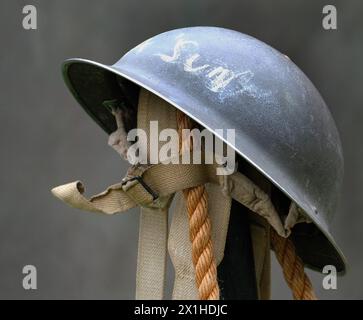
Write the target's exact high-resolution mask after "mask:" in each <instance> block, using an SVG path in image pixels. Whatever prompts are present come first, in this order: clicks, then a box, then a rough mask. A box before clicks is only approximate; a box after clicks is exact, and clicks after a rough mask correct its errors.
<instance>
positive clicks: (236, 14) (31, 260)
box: [0, 0, 363, 299]
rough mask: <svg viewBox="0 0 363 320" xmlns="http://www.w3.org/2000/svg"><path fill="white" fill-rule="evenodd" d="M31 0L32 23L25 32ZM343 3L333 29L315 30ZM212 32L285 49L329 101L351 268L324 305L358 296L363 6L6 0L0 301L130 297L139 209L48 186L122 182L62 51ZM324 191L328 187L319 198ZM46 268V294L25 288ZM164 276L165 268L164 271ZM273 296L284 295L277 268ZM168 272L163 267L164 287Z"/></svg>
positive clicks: (362, 260)
mask: <svg viewBox="0 0 363 320" xmlns="http://www.w3.org/2000/svg"><path fill="white" fill-rule="evenodd" d="M25 4H34V5H35V6H36V8H37V10H38V29H37V30H32V31H26V30H24V29H23V28H22V23H21V22H22V18H23V15H22V13H21V11H22V7H23V6H24V5H25ZM325 4H335V5H336V6H337V9H338V30H336V31H325V30H324V29H323V28H322V26H321V19H322V7H323V5H325ZM194 25H213V26H221V27H227V28H231V29H235V30H238V31H241V32H244V33H247V34H250V35H252V36H255V37H257V38H259V39H260V40H263V41H265V42H267V43H268V44H270V45H272V46H274V47H275V48H277V49H278V50H280V51H281V52H284V53H285V54H287V55H288V56H290V58H291V59H292V60H293V61H294V62H295V63H296V64H297V65H298V66H300V68H301V69H302V70H304V72H305V73H306V74H307V75H308V77H309V78H310V79H311V80H312V81H313V82H314V84H315V85H316V86H317V88H318V89H319V90H320V92H321V93H322V95H323V97H324V98H325V100H326V102H327V104H328V105H329V106H330V109H331V112H332V114H333V116H334V118H335V120H336V123H337V126H338V129H339V131H340V134H341V138H342V143H343V148H344V154H345V165H346V169H345V170H346V174H345V182H344V190H343V194H342V201H341V204H340V207H339V208H338V213H339V214H338V215H337V218H336V219H335V221H334V224H333V227H332V230H333V234H335V235H336V238H337V241H338V243H339V244H340V245H341V247H342V249H343V251H344V252H345V253H346V255H347V257H348V260H349V262H350V269H349V270H348V274H347V275H346V276H345V277H343V278H339V279H338V290H336V291H326V290H324V289H323V288H322V285H321V282H322V275H321V274H318V273H314V272H309V275H310V276H311V277H312V280H313V282H314V286H315V289H316V292H317V294H318V296H319V297H320V298H322V299H361V298H363V286H362V285H363V280H362V277H363V276H362V270H363V250H362V244H361V237H360V235H361V233H362V231H361V230H362V227H363V217H362V215H361V209H362V207H363V203H362V202H363V195H362V192H361V190H362V181H363V179H362V178H363V174H362V172H363V171H362V168H361V167H362V164H363V150H362V148H361V139H362V136H363V129H362V123H363V108H362V80H363V68H362V67H363V62H362V57H363V43H362V31H363V2H362V1H359V0H350V1H333V0H329V1H328V0H326V1H318V0H312V1H306V0H304V1H302V0H301V1H300V0H299V1H291V0H289V1H288V0H286V1H281V0H278V1H276V0H275V1H269V0H264V1H262V0H258V1H256V0H253V1H252V0H248V1H247V0H239V1H237V0H236V1H232V0H225V1H218V0H209V1H206V0H205V1H204V0H194V1H192V0H188V1H187V0H180V1H179V0H178V1H166V0H158V1H135V0H124V1H116V0H115V1H111V0H105V1H89V0H87V1H86V0H82V1H71V0H66V1H65V0H63V1H60V0H59V1H55V0H52V1H45V0H42V1H40V0H38V1H36V0H31V1H26V2H25V1H14V0H2V1H1V2H0V40H1V44H0V45H1V47H0V93H1V99H0V111H1V126H0V133H1V135H0V143H1V158H0V171H1V180H0V191H1V192H0V298H2V299H10V298H17V299H45V298H56V299H66V298H69V299H75V298H78V299H96V298H101V299H106V298H109V299H132V298H133V297H134V290H135V285H134V275H135V266H136V249H137V236H138V212H137V211H136V210H131V211H130V212H128V213H125V214H122V215H116V216H113V217H104V216H101V215H96V214H90V213H85V212H81V211H77V210H73V209H71V208H68V207H67V206H65V205H64V204H62V203H61V202H59V201H57V200H56V199H55V198H53V197H52V195H51V194H50V192H49V190H50V188H51V187H53V186H56V185H58V184H62V183H65V182H69V181H73V180H75V179H81V180H82V181H83V182H84V183H85V184H86V185H87V186H88V190H87V194H89V195H90V194H93V193H97V192H99V191H101V190H103V189H104V187H106V186H107V185H109V184H111V183H115V182H118V181H119V180H120V178H121V177H122V176H123V175H124V173H125V170H126V165H125V163H124V162H122V161H121V160H120V159H119V157H118V156H117V154H116V153H115V152H114V151H113V150H111V149H110V148H109V147H108V146H107V136H106V135H105V134H104V133H103V131H102V130H101V129H100V128H98V127H97V126H96V125H95V124H94V123H93V122H92V121H91V120H90V119H89V118H88V116H87V115H86V114H85V113H84V112H83V111H82V110H81V108H79V107H78V105H77V103H76V102H75V101H74V100H73V98H72V97H71V95H70V94H69V92H68V91H67V90H66V88H65V86H64V84H63V81H62V78H61V74H60V64H61V62H62V61H63V60H64V59H66V58H68V57H84V58H89V59H94V60H97V61H100V62H104V63H108V64H111V63H114V62H115V61H116V60H117V59H118V58H119V57H120V56H121V55H122V54H123V53H125V52H126V51H127V50H129V49H130V48H132V47H134V46H135V45H137V44H138V43H140V42H142V41H143V40H145V39H146V38H148V37H150V36H153V35H155V34H158V33H160V32H163V31H166V30H170V29H174V28H178V27H185V26H194ZM322 192H323V190H322ZM27 264H33V265H35V266H36V267H37V270H38V290H36V291H25V290H24V289H23V288H22V277H23V275H22V268H23V266H24V265H27ZM169 271H170V270H169ZM272 275H273V276H272V289H273V290H272V293H273V298H278V299H289V298H290V297H291V295H290V292H289V290H288V289H287V288H286V285H285V283H284V281H283V279H282V275H281V271H280V268H279V267H278V266H277V265H276V262H275V261H273V273H272ZM171 280H172V272H169V275H168V281H169V287H168V290H169V291H168V292H169V293H170V283H171Z"/></svg>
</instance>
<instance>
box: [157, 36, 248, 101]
mask: <svg viewBox="0 0 363 320" xmlns="http://www.w3.org/2000/svg"><path fill="white" fill-rule="evenodd" d="M188 46H192V47H194V48H195V49H197V48H198V43H197V42H196V41H192V40H185V39H183V38H182V36H179V37H177V41H176V43H175V45H174V48H173V54H172V55H167V54H163V53H157V54H155V55H156V56H158V57H160V59H161V60H162V61H164V62H167V63H177V62H181V63H182V65H183V70H184V71H185V72H189V73H195V74H200V73H201V72H202V71H203V72H205V73H204V76H205V78H206V79H207V82H206V87H207V89H209V90H210V91H212V92H215V93H223V92H224V90H225V89H226V88H227V86H228V85H229V84H231V83H232V82H234V83H235V84H236V85H237V88H234V90H232V91H229V92H228V95H231V94H232V95H235V94H239V93H244V92H247V93H248V92H249V91H251V90H249V87H246V85H247V83H248V82H249V81H250V80H251V79H252V78H253V76H254V73H253V72H252V71H250V70H246V71H243V72H238V73H236V72H234V71H233V70H231V69H230V68H228V66H225V65H216V66H212V65H210V64H202V65H200V66H195V63H196V62H197V60H199V58H200V57H201V55H200V54H199V53H196V52H191V51H190V49H188V48H187V47H188ZM183 53H184V54H183Z"/></svg>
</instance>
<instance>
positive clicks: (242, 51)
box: [63, 27, 345, 272]
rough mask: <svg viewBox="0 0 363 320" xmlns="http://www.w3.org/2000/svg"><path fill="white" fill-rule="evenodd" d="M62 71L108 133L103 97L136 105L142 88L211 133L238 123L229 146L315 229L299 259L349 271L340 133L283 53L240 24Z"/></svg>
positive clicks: (161, 38) (305, 237) (151, 42)
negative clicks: (339, 225) (337, 222)
mask: <svg viewBox="0 0 363 320" xmlns="http://www.w3.org/2000/svg"><path fill="white" fill-rule="evenodd" d="M63 75H64V79H65V82H66V84H67V86H68V88H69V89H70V90H71V92H72V93H73V95H74V96H75V98H76V99H77V101H78V102H79V103H80V105H81V106H82V107H83V108H84V109H85V111H86V112H87V113H88V114H89V115H90V116H91V117H92V118H93V119H94V120H95V121H96V122H97V123H98V124H99V125H100V126H101V127H102V128H103V129H104V130H105V131H106V132H107V133H108V134H110V133H111V132H113V131H115V130H116V129H117V125H116V122H115V118H114V116H113V115H112V113H111V112H110V111H109V109H107V108H106V107H105V106H104V105H103V102H104V101H107V100H112V99H115V98H117V99H120V100H121V101H122V102H123V105H124V107H126V108H132V109H135V107H136V106H137V99H138V91H139V89H140V88H144V89H146V90H148V91H150V92H152V93H153V94H155V95H157V96H159V97H160V98H161V99H163V100H165V101H166V102H168V103H169V104H171V105H173V106H174V107H176V108H178V109H179V110H181V111H182V112H184V113H185V114H187V115H188V116H189V117H190V118H192V119H193V120H195V121H196V122H197V123H199V124H200V125H202V126H204V127H205V128H207V129H209V130H210V131H211V132H213V133H214V134H215V135H216V136H218V132H216V129H221V128H222V129H227V128H234V129H235V132H236V141H235V145H233V146H232V147H233V148H234V149H235V151H236V152H237V153H238V154H239V155H240V156H241V157H242V158H243V159H245V160H246V161H247V162H249V163H250V164H251V165H252V166H254V167H255V168H256V169H257V170H259V171H260V172H261V173H262V174H263V175H264V176H266V177H267V178H268V179H269V180H270V181H271V182H272V183H273V184H274V185H275V186H276V187H277V188H278V189H280V190H281V191H282V192H283V193H284V194H285V195H286V196H288V197H289V198H290V199H291V200H293V201H294V202H295V203H296V204H297V205H298V206H299V207H300V208H301V209H302V210H303V211H304V214H305V215H306V216H307V217H308V218H309V219H311V221H312V222H313V224H314V226H315V227H316V228H315V229H314V230H311V231H309V232H307V233H303V234H302V235H300V236H299V237H295V238H294V242H295V245H296V247H297V250H298V252H299V254H300V255H301V257H302V259H303V261H304V263H305V264H307V265H308V266H310V267H312V268H315V269H319V270H321V268H322V267H323V266H324V265H327V264H332V265H334V266H335V267H336V268H337V270H338V272H344V271H345V258H344V256H343V254H342V252H341V251H340V249H339V248H338V246H337V245H336V243H335V241H334V239H333V237H332V235H331V234H330V231H329V225H330V223H331V220H332V217H333V215H334V212H335V208H336V202H337V199H338V196H339V193H340V188H341V184H342V178H343V155H342V148H341V143H340V139H339V134H338V131H337V128H336V126H335V123H334V120H333V118H332V116H331V114H330V112H329V110H328V108H327V106H326V104H325V102H324V100H323V99H322V97H321V95H320V94H319V92H318V91H317V89H316V88H315V87H314V85H313V84H312V83H311V81H310V80H309V79H308V78H307V77H306V75H305V74H304V73H303V72H302V71H301V70H300V69H299V68H298V67H297V66H296V65H295V64H294V63H293V62H292V61H291V60H290V59H289V58H287V57H286V56H285V55H283V54H281V53H280V52H278V51H277V50H275V49H273V48H272V47H270V46H269V45H267V44H265V43H263V42H261V41H259V40H257V39H255V38H253V37H251V36H248V35H245V34H242V33H239V32H236V31H232V30H227V29H223V28H216V27H192V28H184V29H177V30H173V31H169V32H165V33H162V34H159V35H157V36H155V37H152V38H150V39H148V40H146V41H145V42H143V43H141V44H139V45H138V46H137V47H135V48H134V49H132V50H130V51H129V52H127V53H126V54H125V55H124V56H123V57H122V58H121V59H120V60H119V61H118V62H116V63H115V64H114V65H112V66H108V65H104V64H101V63H98V62H94V61H89V60H84V59H70V60H67V61H66V62H65V63H64V65H63ZM125 126H126V129H130V128H131V127H133V126H134V124H132V123H126V124H125ZM219 138H220V139H222V140H224V141H225V142H226V143H228V141H226V140H225V139H224V137H222V136H219Z"/></svg>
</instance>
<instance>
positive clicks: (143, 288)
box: [136, 207, 168, 300]
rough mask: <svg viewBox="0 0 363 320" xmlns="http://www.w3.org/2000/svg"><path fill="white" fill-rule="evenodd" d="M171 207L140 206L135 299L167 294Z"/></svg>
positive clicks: (147, 298) (151, 298)
mask: <svg viewBox="0 0 363 320" xmlns="http://www.w3.org/2000/svg"><path fill="white" fill-rule="evenodd" d="M167 230H168V208H164V209H150V208H143V207H141V209H140V226H139V244H138V253H137V272H136V299H137V300H161V299H163V297H164V283H165V273H166V271H165V270H166V243H167V232H168V231H167Z"/></svg>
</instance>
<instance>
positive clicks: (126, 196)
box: [52, 164, 291, 237]
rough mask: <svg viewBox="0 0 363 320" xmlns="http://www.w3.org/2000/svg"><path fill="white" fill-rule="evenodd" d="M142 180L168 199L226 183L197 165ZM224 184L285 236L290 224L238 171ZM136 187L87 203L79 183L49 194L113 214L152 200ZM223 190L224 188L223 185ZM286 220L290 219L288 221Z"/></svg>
mask: <svg viewBox="0 0 363 320" xmlns="http://www.w3.org/2000/svg"><path fill="white" fill-rule="evenodd" d="M142 180H143V181H144V183H145V184H146V185H147V186H149V187H150V188H151V189H152V190H153V191H154V192H155V193H156V194H158V195H159V197H167V196H170V195H172V194H174V193H175V192H177V191H181V190H184V189H186V188H190V187H193V186H197V185H201V184H206V183H214V184H218V185H224V184H225V177H224V176H217V175H216V166H215V165H200V164H168V165H164V164H157V165H154V166H152V167H150V168H148V169H147V170H146V171H145V172H144V173H143V175H142ZM227 181H228V190H229V191H228V192H229V193H230V195H231V196H232V198H233V199H235V200H236V201H238V202H240V203H241V204H243V205H244V206H246V207H247V208H248V209H250V210H251V211H254V212H256V213H257V214H259V215H260V216H262V217H264V218H265V219H266V220H267V221H268V222H269V223H270V225H271V226H272V227H273V228H274V229H275V230H276V232H277V233H278V234H279V235H280V236H282V237H287V236H288V234H289V228H290V227H291V225H289V228H286V226H284V225H283V223H282V221H281V219H280V217H279V215H278V213H277V212H276V210H275V208H274V206H273V204H272V202H271V200H270V198H269V196H268V195H267V194H266V193H265V192H264V191H262V190H261V189H260V188H259V187H258V186H257V185H255V184H254V183H253V182H252V181H251V180H249V179H248V178H247V177H246V176H244V175H243V174H242V173H240V172H235V173H233V174H232V175H229V176H228V178H227ZM136 185H137V187H136V188H135V187H133V188H127V185H126V186H125V185H124V186H122V185H121V184H115V185H113V186H111V187H109V188H107V190H106V191H104V192H102V193H100V194H98V195H96V196H93V197H92V198H91V199H90V200H87V199H86V198H84V197H83V195H82V193H83V189H84V188H83V186H82V184H81V183H80V182H73V183H71V184H67V185H63V186H60V187H57V188H54V189H53V190H52V192H53V194H54V195H55V196H56V197H58V198H59V199H61V200H62V201H64V202H66V203H68V204H69V205H70V206H72V207H76V208H79V209H83V210H88V211H96V212H103V213H107V214H112V213H116V212H123V211H125V210H127V209H129V208H132V207H134V206H135V205H136V203H135V200H134V199H136V198H137V199H140V198H142V199H143V202H144V201H145V199H148V200H149V201H153V200H152V197H150V194H148V192H147V191H146V190H145V189H144V188H143V187H142V186H141V185H140V184H138V183H137V181H136ZM223 189H226V187H225V186H223ZM139 193H141V195H140V194H139ZM286 221H291V219H288V218H287V219H286Z"/></svg>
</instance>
